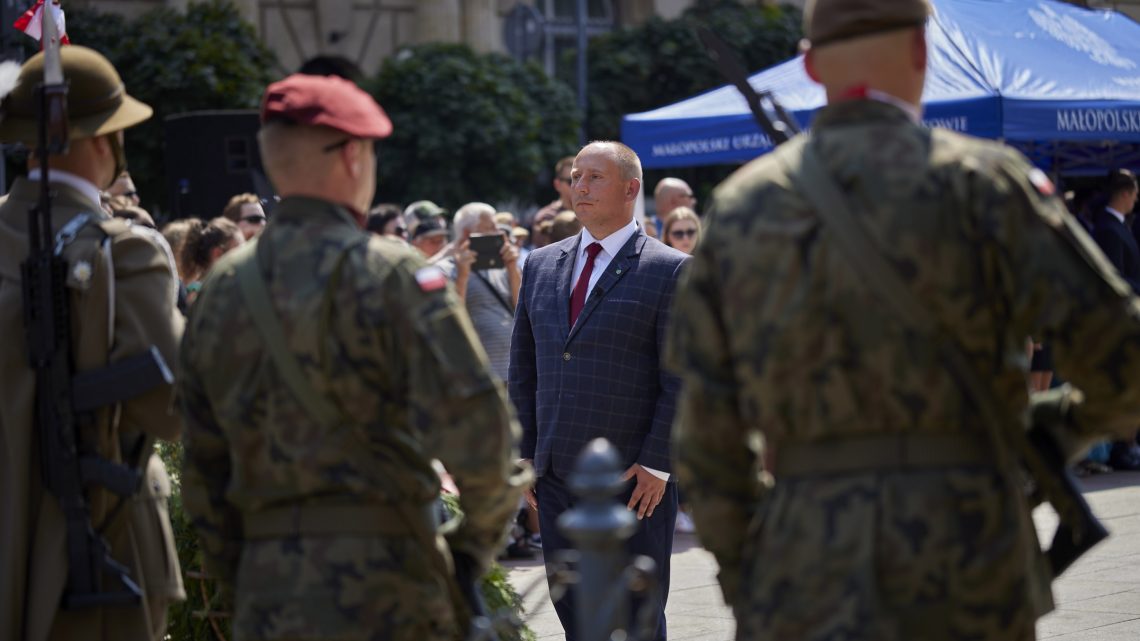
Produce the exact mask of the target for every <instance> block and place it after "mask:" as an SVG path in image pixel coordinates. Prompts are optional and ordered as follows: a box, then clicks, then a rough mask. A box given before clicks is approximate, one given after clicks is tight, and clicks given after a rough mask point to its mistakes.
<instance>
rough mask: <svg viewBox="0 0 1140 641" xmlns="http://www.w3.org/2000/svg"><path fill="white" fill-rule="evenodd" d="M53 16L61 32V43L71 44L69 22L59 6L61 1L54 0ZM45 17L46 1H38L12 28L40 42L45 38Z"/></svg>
mask: <svg viewBox="0 0 1140 641" xmlns="http://www.w3.org/2000/svg"><path fill="white" fill-rule="evenodd" d="M51 15H52V17H53V18H55V28H56V30H57V31H59V41H60V43H62V44H65V45H69V44H71V40H69V39H68V38H67V20H66V19H65V18H64V17H63V8H62V7H60V6H59V0H52V3H51ZM43 16H44V0H36V4H35V6H34V7H32V8H31V9H28V10H27V11H25V12H24V15H22V16H20V17H19V18H17V19H16V22H14V23H12V26H13V27H16V28H17V29H19V30H20V31H23V32H24V33H26V34H28V35H29V36H31V37H33V38H35V39H36V42H39V41H40V40H41V39H42V37H43V32H42V30H43V24H44V23H43Z"/></svg>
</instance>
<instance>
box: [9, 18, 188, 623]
mask: <svg viewBox="0 0 1140 641" xmlns="http://www.w3.org/2000/svg"><path fill="white" fill-rule="evenodd" d="M42 15H43V31H42V38H43V55H44V77H43V82H42V83H41V84H40V85H39V86H38V88H37V90H36V93H37V98H38V105H39V117H38V123H37V124H38V146H37V149H36V155H37V159H38V161H39V166H40V181H39V187H40V193H39V201H38V203H37V204H36V205H35V206H34V207H32V208H31V209H30V210H29V212H28V238H29V244H30V251H29V253H28V257H27V259H26V260H25V261H24V262H23V263H22V264H21V277H22V281H23V282H22V293H23V304H24V330H25V333H26V338H27V346H28V357H29V363H30V365H31V367H32V369H33V370H35V377H36V386H35V390H36V391H35V409H34V416H35V418H34V421H33V422H34V425H35V429H36V431H37V434H38V437H39V454H40V470H41V474H42V476H43V483H44V487H45V488H46V489H47V491H48V492H49V493H50V494H51V495H52V496H54V497H55V498H56V499H57V500H58V501H59V504H60V507H61V509H62V511H63V516H64V521H65V523H66V546H67V550H66V553H67V566H68V571H67V582H66V586H65V588H64V594H63V598H62V602H61V606H62V607H63V608H65V609H75V608H88V607H106V606H116V605H137V604H139V603H140V602H141V598H142V593H141V591H140V589H139V586H138V584H137V583H136V582H135V581H134V580H133V579H132V578H131V576H130V570H128V569H127V567H126V566H124V565H122V564H121V563H119V562H117V561H116V560H115V559H113V558H112V557H111V553H110V546H109V545H108V543H107V541H106V539H104V538H103V536H101V534H100V533H99V532H98V531H97V530H96V528H95V527H94V525H93V524H92V522H91V514H90V510H89V508H88V505H87V500H86V498H85V491H86V490H87V487H88V486H90V485H97V486H102V487H104V488H106V489H107V490H110V491H111V492H113V493H114V494H116V495H118V496H119V497H120V500H124V499H126V498H127V497H129V496H131V495H132V494H134V493H135V492H136V491H137V490H138V488H139V484H140V482H141V475H140V474H139V472H138V471H137V470H136V469H133V468H130V467H127V466H124V465H120V464H117V463H114V462H112V461H109V460H107V459H105V458H102V457H99V456H97V455H95V454H93V453H88V452H86V451H84V449H85V448H82V447H81V445H80V443H81V442H82V439H81V438H80V437H81V432H80V430H81V428H82V427H83V426H85V425H88V424H90V423H91V420H90V419H91V418H92V417H93V413H94V411H95V410H96V409H98V408H100V407H104V406H109V405H113V404H116V403H119V402H121V401H123V400H126V399H129V398H133V397H135V396H138V395H140V394H142V393H145V392H146V391H149V390H150V389H152V388H154V387H156V386H157V385H159V384H161V383H162V382H163V381H165V382H167V383H170V382H172V381H173V377H172V376H171V373H170V371H169V369H167V367H166V364H165V362H163V360H162V357H161V355H160V354H159V353H158V351H157V350H156V349H154V348H151V350H150V351H149V352H146V353H144V354H142V355H139V356H135V357H131V358H127V359H124V360H122V361H119V362H117V363H114V364H112V365H109V366H106V367H103V368H101V369H97V370H93V371H86V372H83V373H82V374H80V375H79V376H76V375H75V372H74V367H75V363H74V360H73V354H72V344H71V314H70V310H69V296H70V295H69V292H68V287H67V273H68V265H67V262H66V261H65V260H64V259H63V257H62V251H63V249H64V246H65V245H66V241H67V240H69V238H68V236H72V235H74V234H75V233H77V232H78V230H79V228H80V227H82V225H83V224H84V223H85V222H86V221H87V219H88V217H87V216H86V215H81V217H80V218H77V219H76V220H77V221H78V222H76V223H75V224H74V225H72V224H69V225H68V226H67V227H65V229H64V231H63V232H61V233H60V236H59V237H58V238H57V239H55V241H54V242H53V233H52V219H51V208H52V203H51V201H52V187H51V182H50V178H49V169H48V163H49V160H50V157H51V156H52V155H55V154H64V153H67V149H68V131H69V129H68V127H69V125H68V118H67V83H66V81H65V79H64V77H63V67H62V63H61V59H60V44H59V37H58V31H57V28H56V25H55V20H54V19H53V15H52V11H51V7H50V6H45V7H44V9H43V14H42ZM121 505H122V503H120V506H121ZM104 574H108V575H111V576H113V577H114V578H115V579H116V580H117V583H118V586H117V587H116V588H115V589H113V590H106V589H104V587H103V578H104Z"/></svg>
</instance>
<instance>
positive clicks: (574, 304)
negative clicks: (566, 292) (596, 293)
mask: <svg viewBox="0 0 1140 641" xmlns="http://www.w3.org/2000/svg"><path fill="white" fill-rule="evenodd" d="M600 251H602V245H601V244H600V243H590V244H589V246H587V247H586V266H585V267H583V268H582V275H581V276H579V277H578V284H576V285H574V293H572V294H570V327H574V323H576V322H577V321H578V314H581V313H582V308H583V307H585V306H586V292H587V291H589V289H590V276H591V275H593V273H594V260H595V259H596V258H597V257H598V252H600Z"/></svg>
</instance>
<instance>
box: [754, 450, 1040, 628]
mask: <svg viewBox="0 0 1140 641" xmlns="http://www.w3.org/2000/svg"><path fill="white" fill-rule="evenodd" d="M1019 511H1021V514H1019ZM1026 523H1030V524H1031V523H1032V522H1031V521H1028V511H1027V507H1026V506H1025V505H1024V503H1023V501H1021V500H1020V498H1019V497H1018V496H1017V495H1016V494H1015V493H1013V492H1011V491H1010V490H1009V489H1008V488H1007V487H1006V483H1005V482H1004V481H1003V479H1002V477H1001V475H999V474H997V473H996V472H994V471H992V470H981V469H974V470H971V469H963V468H955V469H953V470H950V471H947V470H943V471H938V472H933V471H931V472H917V473H916V472H897V473H871V474H851V475H835V476H827V477H804V478H797V479H787V480H780V481H777V483H776V487H775V488H774V489H773V491H772V493H771V494H770V495H769V497H768V499H767V502H766V503H765V504H764V506H763V507H762V508H761V510H760V512H759V514H758V515H757V518H756V520H755V521H754V522H753V524H752V528H751V532H750V536H749V543H748V549H747V550H746V552H745V561H744V567H742V568H741V570H742V572H743V574H742V577H741V592H740V598H739V599H738V602H737V603H736V604H735V606H734V609H735V611H736V617H737V622H738V623H737V639H738V641H790V640H795V641H841V640H842V641H851V640H856V639H866V640H869V641H966V640H969V641H1031V640H1032V639H1033V638H1034V634H1035V632H1034V627H1035V621H1036V618H1037V616H1038V615H1039V614H1041V612H1040V610H1039V608H1038V607H1037V605H1036V602H1035V600H1034V596H1033V595H1034V591H1033V590H1034V586H1033V584H1032V583H1031V581H1032V580H1033V579H1032V577H1033V576H1034V574H1033V571H1034V570H1033V567H1032V566H1033V564H1034V563H1037V562H1038V561H1039V558H1038V557H1039V554H1040V552H1039V551H1038V550H1037V548H1036V538H1035V534H1034V533H1033V532H1032V531H1029V532H1026V531H1025V529H1024V528H1025V524H1026ZM1030 548H1032V549H1030Z"/></svg>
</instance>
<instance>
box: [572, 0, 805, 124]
mask: <svg viewBox="0 0 1140 641" xmlns="http://www.w3.org/2000/svg"><path fill="white" fill-rule="evenodd" d="M698 26H706V27H708V28H710V29H711V30H712V31H713V32H714V33H716V34H717V35H719V36H720V37H721V39H723V40H724V41H725V42H726V43H728V45H729V46H731V47H732V48H733V49H734V50H736V51H737V52H738V54H739V57H740V60H741V62H743V64H744V66H745V68H747V69H750V70H759V69H763V68H764V67H768V66H771V65H774V64H776V63H779V62H783V61H784V60H786V59H788V58H790V57H791V56H793V55H795V53H796V45H797V44H798V43H799V41H800V38H801V35H800V13H799V10H798V9H793V8H789V7H772V6H768V5H750V4H745V3H742V2H740V1H739V0H699V1H698V2H697V3H696V4H695V5H694V6H693V7H691V8H689V9H688V10H687V11H685V13H684V14H682V15H681V17H679V18H677V19H675V20H664V19H661V18H659V17H654V18H651V19H649V20H648V21H647V22H645V23H644V24H642V25H640V26H638V27H636V28H632V29H622V30H619V31H615V32H613V33H610V34H606V35H604V36H599V37H597V38H595V39H593V40H591V41H590V49H589V60H588V63H589V71H588V73H589V92H590V100H589V109H590V112H589V117H588V119H587V126H588V129H589V132H590V137H591V138H595V139H608V140H616V139H618V138H619V137H620V135H621V118H622V116H624V115H625V114H628V113H636V112H640V111H646V110H649V109H654V108H657V107H662V106H664V105H667V104H669V103H672V102H675V101H678V100H682V99H684V98H688V97H689V96H692V95H694V94H697V93H700V92H702V91H706V90H708V89H712V88H714V87H718V86H720V85H723V84H725V80H724V78H723V77H722V76H721V74H720V72H719V71H718V70H717V67H716V63H714V62H713V61H712V59H711V58H709V56H708V54H707V53H705V49H704V46H703V45H702V44H701V42H700V40H699V39H698V38H697V33H696V27H698Z"/></svg>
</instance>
